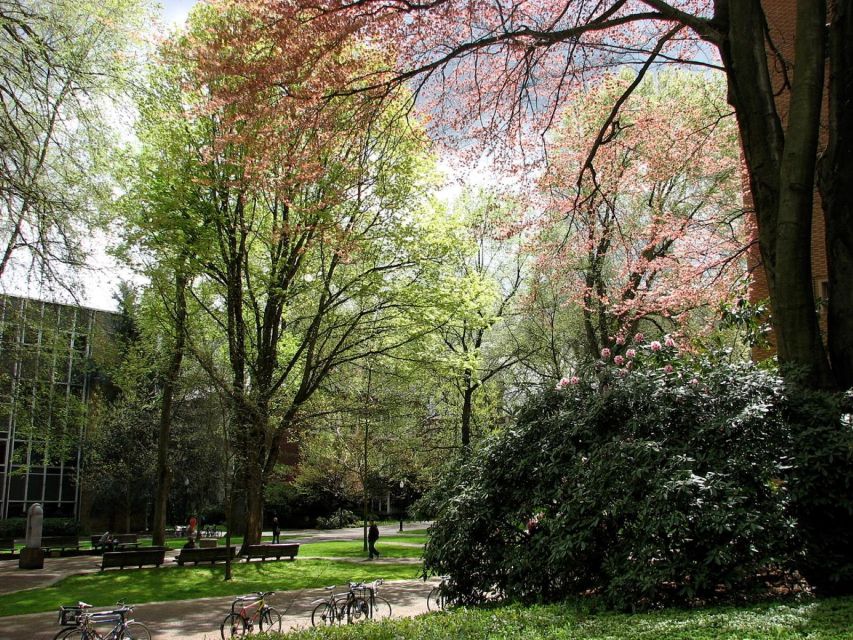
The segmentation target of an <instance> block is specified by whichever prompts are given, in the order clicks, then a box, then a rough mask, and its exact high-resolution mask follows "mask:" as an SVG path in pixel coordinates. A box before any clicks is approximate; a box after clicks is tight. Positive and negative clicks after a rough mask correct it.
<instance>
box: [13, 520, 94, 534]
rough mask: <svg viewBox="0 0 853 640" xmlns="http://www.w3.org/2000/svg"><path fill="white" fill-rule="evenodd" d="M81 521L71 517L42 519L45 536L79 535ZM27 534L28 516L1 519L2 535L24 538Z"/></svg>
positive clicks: (42, 531) (42, 532)
mask: <svg viewBox="0 0 853 640" xmlns="http://www.w3.org/2000/svg"><path fill="white" fill-rule="evenodd" d="M79 533H80V523H79V522H78V521H77V520H73V519H71V518H45V519H44V520H43V521H42V530H41V534H42V535H43V536H63V535H69V536H73V535H75V534H76V535H79ZM26 535H27V519H26V518H6V519H5V520H0V537H5V536H11V537H14V538H24V537H25V536H26Z"/></svg>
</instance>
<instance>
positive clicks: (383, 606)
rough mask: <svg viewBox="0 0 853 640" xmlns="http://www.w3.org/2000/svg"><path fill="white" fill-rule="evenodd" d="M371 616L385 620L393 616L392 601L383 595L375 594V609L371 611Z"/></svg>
mask: <svg viewBox="0 0 853 640" xmlns="http://www.w3.org/2000/svg"><path fill="white" fill-rule="evenodd" d="M370 617H371V618H373V619H374V620H385V619H386V618H390V617H391V603H390V602H388V601H387V600H386V599H385V598H383V597H382V596H374V599H373V611H371V612H370Z"/></svg>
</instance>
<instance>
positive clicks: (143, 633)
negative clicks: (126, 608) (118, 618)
mask: <svg viewBox="0 0 853 640" xmlns="http://www.w3.org/2000/svg"><path fill="white" fill-rule="evenodd" d="M119 638H120V640H151V632H150V631H149V630H148V627H146V626H145V625H144V624H142V623H141V622H128V623H127V626H126V627H125V628H124V631H122V632H121V635H120V636H119Z"/></svg>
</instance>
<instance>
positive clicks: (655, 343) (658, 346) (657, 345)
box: [649, 340, 662, 351]
mask: <svg viewBox="0 0 853 640" xmlns="http://www.w3.org/2000/svg"><path fill="white" fill-rule="evenodd" d="M649 346H650V347H651V348H652V351H660V350H661V348H662V347H661V344H660V342H658V341H657V340H652V343H651V344H650V345H649Z"/></svg>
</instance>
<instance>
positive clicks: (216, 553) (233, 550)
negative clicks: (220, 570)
mask: <svg viewBox="0 0 853 640" xmlns="http://www.w3.org/2000/svg"><path fill="white" fill-rule="evenodd" d="M235 555H237V547H235V546H231V547H196V548H194V549H181V552H180V553H179V554H178V556H177V557H176V558H175V562H177V563H178V564H179V565H183V564H184V563H185V562H192V563H194V564H198V563H199V562H209V563H210V564H213V563H215V562H225V561H226V560H227V559H228V558H229V557H230V558H231V559H232V560H233V559H234V556H235Z"/></svg>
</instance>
